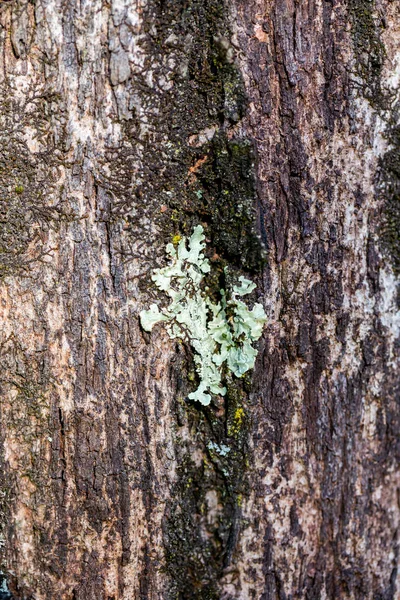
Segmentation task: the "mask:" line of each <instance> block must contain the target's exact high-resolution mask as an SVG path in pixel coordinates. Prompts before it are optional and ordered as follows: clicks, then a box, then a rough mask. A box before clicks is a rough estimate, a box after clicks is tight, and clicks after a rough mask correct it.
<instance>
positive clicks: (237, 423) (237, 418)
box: [228, 406, 244, 436]
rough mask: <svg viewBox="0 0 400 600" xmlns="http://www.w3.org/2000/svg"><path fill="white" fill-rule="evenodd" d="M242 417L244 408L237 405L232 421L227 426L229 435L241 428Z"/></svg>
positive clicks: (236, 432)
mask: <svg viewBox="0 0 400 600" xmlns="http://www.w3.org/2000/svg"><path fill="white" fill-rule="evenodd" d="M243 419H244V409H243V408H242V407H241V406H239V407H238V408H237V409H236V410H235V415H234V417H233V423H232V425H231V426H230V427H229V430H228V435H229V436H235V435H237V434H238V433H239V432H240V430H241V428H242V424H243Z"/></svg>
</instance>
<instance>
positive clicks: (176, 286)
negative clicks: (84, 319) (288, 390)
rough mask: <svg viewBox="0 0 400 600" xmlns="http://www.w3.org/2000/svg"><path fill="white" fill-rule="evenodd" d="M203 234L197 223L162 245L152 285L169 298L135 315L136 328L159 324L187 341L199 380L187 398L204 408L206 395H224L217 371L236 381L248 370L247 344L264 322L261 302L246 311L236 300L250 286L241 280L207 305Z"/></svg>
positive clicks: (252, 355)
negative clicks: (165, 258)
mask: <svg viewBox="0 0 400 600" xmlns="http://www.w3.org/2000/svg"><path fill="white" fill-rule="evenodd" d="M204 239H205V236H204V230H203V227H202V226H201V225H198V226H197V227H195V229H194V231H193V234H192V236H191V237H190V239H189V244H188V247H187V238H185V237H183V238H182V239H181V240H180V242H179V244H178V247H177V248H175V247H174V245H173V244H168V245H167V248H166V251H167V254H168V255H169V257H170V264H169V265H168V266H166V267H163V268H161V269H155V270H154V274H153V276H152V279H153V281H154V282H155V284H156V286H157V287H158V288H159V289H160V290H161V291H163V292H166V293H167V294H168V296H169V297H170V298H171V303H170V305H169V306H168V308H166V309H163V310H162V311H161V312H160V310H159V308H158V306H157V304H152V305H151V307H150V310H144V311H142V312H141V314H140V320H141V324H142V327H143V329H144V330H145V331H151V330H152V328H153V326H154V325H155V324H156V323H159V322H162V321H163V322H165V323H166V328H167V332H168V335H169V336H170V337H171V338H172V339H174V338H180V339H182V340H184V341H186V342H189V343H190V344H191V345H192V346H193V348H194V351H195V358H194V360H195V364H196V368H197V372H198V374H199V377H200V385H199V387H198V389H197V390H196V391H195V392H192V393H191V394H189V398H190V399H191V400H196V401H197V402H200V403H201V404H203V405H205V406H207V405H208V404H210V402H211V395H210V392H211V393H212V394H221V395H222V396H224V395H225V394H226V388H225V387H224V386H223V385H222V367H223V365H224V363H225V364H226V366H227V368H228V369H229V371H231V372H232V373H233V374H234V375H236V377H241V376H242V375H243V374H244V373H246V372H247V371H248V370H249V369H252V368H253V367H254V362H255V359H256V356H257V350H256V349H255V348H253V346H252V344H253V342H255V341H257V340H258V339H259V338H260V336H261V333H262V329H263V326H264V324H265V322H266V320H267V318H266V314H265V312H264V309H263V307H262V306H261V304H255V305H254V307H253V308H252V310H250V309H249V308H248V306H247V305H246V304H245V303H244V302H243V301H242V300H240V297H241V296H245V295H247V294H250V293H251V292H252V291H253V290H254V289H255V287H256V285H255V284H254V283H252V282H251V281H250V280H248V279H245V278H244V277H240V278H239V282H240V284H239V285H234V286H233V289H232V290H231V291H230V292H228V293H227V292H226V291H225V290H222V289H221V290H220V295H221V299H220V301H218V302H213V301H212V300H211V299H210V298H208V297H207V295H206V293H205V292H207V288H205V290H204V291H203V289H202V286H201V284H202V281H203V278H204V275H206V274H207V273H209V272H210V263H209V260H208V259H207V258H206V257H205V256H204V253H203V250H204V248H205V243H204Z"/></svg>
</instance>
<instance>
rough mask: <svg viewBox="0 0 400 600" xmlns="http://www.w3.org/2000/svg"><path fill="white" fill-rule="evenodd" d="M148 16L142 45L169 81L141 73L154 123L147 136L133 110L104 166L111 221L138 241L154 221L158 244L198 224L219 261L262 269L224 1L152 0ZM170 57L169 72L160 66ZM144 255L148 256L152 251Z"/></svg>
mask: <svg viewBox="0 0 400 600" xmlns="http://www.w3.org/2000/svg"><path fill="white" fill-rule="evenodd" d="M143 18H144V21H145V23H148V33H147V36H146V37H145V38H143V41H142V44H143V48H144V50H146V51H148V52H149V53H150V54H151V55H152V56H153V61H154V62H155V63H156V64H158V65H159V72H162V73H163V74H165V77H168V78H170V79H172V80H173V86H172V87H171V89H169V90H168V91H163V92H162V93H160V94H154V90H153V89H150V88H149V86H148V84H147V82H146V74H145V73H144V74H143V81H142V80H141V75H137V80H136V79H135V89H140V99H141V105H143V106H146V107H153V110H154V114H156V115H157V123H156V127H154V128H153V129H152V133H151V140H150V139H149V140H146V139H145V136H143V135H142V134H141V133H140V132H141V130H142V124H141V122H140V114H137V115H136V113H135V112H134V111H133V116H132V119H131V120H127V121H126V122H125V126H124V143H123V144H121V145H120V146H119V147H118V148H115V149H113V148H110V150H109V152H108V155H107V162H109V163H111V169H109V170H108V171H107V172H106V171H105V170H104V171H102V170H101V169H100V171H99V173H98V178H99V184H100V185H101V186H102V187H103V188H105V189H108V190H109V191H110V192H111V194H112V195H113V196H114V197H115V198H116V199H117V202H115V203H113V206H112V209H111V214H110V220H111V221H116V220H118V219H120V218H121V216H123V217H124V219H126V221H127V223H128V224H129V226H128V228H127V231H128V235H131V237H132V239H133V240H137V239H142V237H143V235H144V232H143V227H144V223H145V222H146V220H148V221H149V222H152V223H153V224H154V223H155V224H156V225H157V230H158V231H159V232H161V233H162V237H163V239H162V240H161V239H159V242H160V248H161V249H162V248H163V247H164V246H165V244H166V243H167V242H168V241H170V240H171V238H172V237H173V236H175V235H186V236H188V235H190V233H191V231H192V230H193V227H194V226H195V225H197V224H199V222H201V223H202V224H203V225H204V226H207V237H208V238H209V239H210V240H211V246H212V247H213V249H214V253H215V254H216V255H218V257H219V258H220V259H221V260H225V261H227V262H229V263H231V264H234V265H236V266H237V267H239V268H242V269H245V270H246V271H248V272H253V273H254V272H259V271H260V269H261V268H262V265H263V260H264V252H263V247H262V244H261V242H260V240H259V237H258V235H257V218H256V212H255V211H256V208H257V194H256V187H255V173H254V163H255V153H254V148H253V146H252V144H251V143H250V141H248V140H246V139H243V138H238V137H236V136H235V135H234V133H233V126H234V125H235V124H236V123H237V122H238V121H240V119H242V117H243V116H244V114H245V111H246V109H247V99H246V94H245V88H244V84H243V81H242V78H241V75H240V71H239V69H238V67H237V65H236V64H235V61H234V57H233V47H232V45H231V43H230V38H231V33H230V31H229V27H228V17H227V15H226V14H225V9H224V4H223V3H221V2H220V1H219V0H174V1H172V0H165V1H164V2H162V3H160V2H154V1H152V2H149V3H148V5H147V8H146V11H145V13H144V16H143ZM171 39H172V40H173V41H172V42H171V41H170V40H171ZM168 57H171V62H173V63H174V65H175V66H174V67H173V72H171V70H168V69H166V68H164V65H165V64H166V62H167V58H168ZM135 77H136V76H135ZM148 114H151V111H150V110H149V112H148ZM204 132H208V133H207V135H206V134H205V133H204ZM138 161H140V163H141V164H142V165H143V174H142V176H143V184H138V185H135V184H133V181H132V172H133V171H135V169H136V168H137V162H138ZM162 242H163V244H162ZM142 260H143V261H144V262H145V261H146V257H144V256H142ZM147 260H148V262H149V263H151V261H153V260H154V253H152V256H151V258H150V257H149V259H147ZM151 266H152V265H151ZM149 268H150V264H149Z"/></svg>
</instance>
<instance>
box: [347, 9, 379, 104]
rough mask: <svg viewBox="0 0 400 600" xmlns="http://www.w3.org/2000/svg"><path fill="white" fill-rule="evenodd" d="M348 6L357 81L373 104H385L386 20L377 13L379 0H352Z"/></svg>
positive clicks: (364, 94)
mask: <svg viewBox="0 0 400 600" xmlns="http://www.w3.org/2000/svg"><path fill="white" fill-rule="evenodd" d="M348 10H349V13H350V18H351V26H352V28H351V31H352V37H353V45H354V54H355V61H354V70H355V74H356V75H357V84H358V85H359V86H360V88H361V91H362V94H363V96H364V97H365V98H366V99H367V100H368V101H369V102H370V103H371V104H372V105H373V106H375V107H382V105H383V104H384V103H385V100H386V98H385V94H384V92H383V90H382V86H381V75H382V68H383V63H384V59H385V46H384V44H383V42H382V40H381V37H380V31H381V29H382V22H381V20H379V19H378V17H377V14H376V6H375V0H349V4H348Z"/></svg>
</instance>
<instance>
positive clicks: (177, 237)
mask: <svg viewBox="0 0 400 600" xmlns="http://www.w3.org/2000/svg"><path fill="white" fill-rule="evenodd" d="M181 239H182V236H180V235H179V234H177V235H174V237H173V238H172V243H173V244H174V246H177V245H178V244H179V242H180V241H181Z"/></svg>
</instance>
